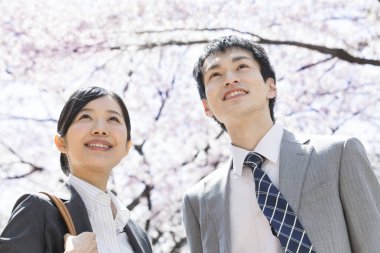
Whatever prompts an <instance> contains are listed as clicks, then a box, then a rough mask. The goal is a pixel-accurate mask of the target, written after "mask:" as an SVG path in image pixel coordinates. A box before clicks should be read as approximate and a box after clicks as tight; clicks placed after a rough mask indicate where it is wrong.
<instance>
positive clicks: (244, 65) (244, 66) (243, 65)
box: [238, 64, 248, 69]
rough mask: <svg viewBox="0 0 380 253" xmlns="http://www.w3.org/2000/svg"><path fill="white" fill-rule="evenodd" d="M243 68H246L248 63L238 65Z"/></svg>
mask: <svg viewBox="0 0 380 253" xmlns="http://www.w3.org/2000/svg"><path fill="white" fill-rule="evenodd" d="M243 68H248V65H247V64H240V65H239V66H238V69H243Z"/></svg>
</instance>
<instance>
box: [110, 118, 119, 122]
mask: <svg viewBox="0 0 380 253" xmlns="http://www.w3.org/2000/svg"><path fill="white" fill-rule="evenodd" d="M110 120H111V121H116V122H119V123H120V120H119V119H118V118H117V117H111V118H110Z"/></svg>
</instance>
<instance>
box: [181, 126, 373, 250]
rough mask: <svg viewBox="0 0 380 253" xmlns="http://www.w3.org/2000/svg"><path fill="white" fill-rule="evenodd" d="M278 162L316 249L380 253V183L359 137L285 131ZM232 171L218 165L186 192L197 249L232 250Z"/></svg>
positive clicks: (283, 184) (186, 214)
mask: <svg viewBox="0 0 380 253" xmlns="http://www.w3.org/2000/svg"><path fill="white" fill-rule="evenodd" d="M279 162H280V175H279V176H280V186H279V188H280V191H281V192H282V194H283V195H284V196H285V198H286V199H287V201H288V202H289V204H290V205H291V206H292V208H293V210H294V211H295V212H296V213H297V215H298V217H299V219H300V221H301V223H302V225H303V227H304V228H305V230H306V232H307V233H308V235H309V237H310V239H311V241H312V243H313V245H314V247H315V249H316V251H317V252H318V253H349V252H355V253H359V252H366V253H374V252H380V238H379V235H380V186H379V182H378V181H377V179H376V177H375V175H374V173H373V170H372V168H371V166H370V163H369V160H368V158H367V155H366V152H365V150H364V147H363V146H362V145H361V143H360V142H359V141H358V140H357V139H353V138H348V139H347V138H342V137H336V136H325V137H323V136H315V137H311V138H299V137H296V136H295V135H293V134H292V133H291V132H289V131H287V130H285V131H284V135H283V138H282V142H281V149H280V160H279ZM229 172H230V164H228V165H227V166H224V167H222V168H219V169H217V170H216V171H214V172H213V173H211V174H210V175H208V176H207V177H205V178H204V179H202V180H201V181H200V182H198V183H197V184H196V185H195V186H193V187H192V188H191V189H189V190H188V191H186V193H185V194H184V196H183V199H182V210H183V222H184V225H185V228H186V234H187V240H188V244H189V247H190V250H191V252H193V253H202V252H204V253H217V252H218V253H219V252H225V253H229V252H231V239H230V237H231V236H230V220H229ZM252 194H254V190H253V192H252ZM242 201H244V200H242ZM234 253H237V252H234Z"/></svg>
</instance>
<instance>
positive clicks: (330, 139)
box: [310, 135, 363, 150]
mask: <svg viewBox="0 0 380 253" xmlns="http://www.w3.org/2000/svg"><path fill="white" fill-rule="evenodd" d="M310 143H311V144H312V145H313V146H314V147H315V148H316V149H317V150H326V149H327V150H329V149H341V150H343V149H345V148H354V149H355V148H362V147H363V144H362V143H361V142H360V141H359V140H358V139H357V138H355V137H349V136H342V135H311V136H310Z"/></svg>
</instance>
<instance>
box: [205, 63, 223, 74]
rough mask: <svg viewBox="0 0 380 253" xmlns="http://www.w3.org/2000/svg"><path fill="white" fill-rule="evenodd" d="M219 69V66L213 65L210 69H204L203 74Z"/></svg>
mask: <svg viewBox="0 0 380 253" xmlns="http://www.w3.org/2000/svg"><path fill="white" fill-rule="evenodd" d="M219 67H220V64H213V65H211V66H210V67H208V68H207V69H205V70H204V73H206V72H207V71H210V70H213V69H217V68H219Z"/></svg>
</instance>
